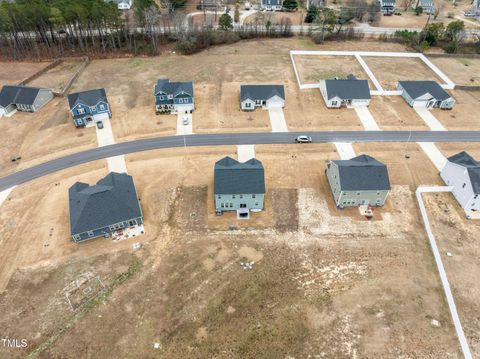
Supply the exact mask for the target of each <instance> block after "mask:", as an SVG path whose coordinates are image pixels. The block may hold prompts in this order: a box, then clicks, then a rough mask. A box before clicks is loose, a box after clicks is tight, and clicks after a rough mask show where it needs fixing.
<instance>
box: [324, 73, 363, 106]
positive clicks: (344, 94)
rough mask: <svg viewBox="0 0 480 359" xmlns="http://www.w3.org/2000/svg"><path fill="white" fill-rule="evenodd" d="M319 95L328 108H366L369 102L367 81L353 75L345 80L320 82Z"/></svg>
mask: <svg viewBox="0 0 480 359" xmlns="http://www.w3.org/2000/svg"><path fill="white" fill-rule="evenodd" d="M320 93H321V94H322V97H323V99H324V101H325V105H326V106H327V107H328V108H340V107H343V106H348V107H355V106H368V105H369V104H370V100H371V96H370V89H369V87H368V81H367V80H359V79H357V78H356V77H355V76H353V75H348V76H347V78H346V79H338V80H337V79H334V80H321V81H320Z"/></svg>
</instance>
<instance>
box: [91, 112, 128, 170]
mask: <svg viewBox="0 0 480 359" xmlns="http://www.w3.org/2000/svg"><path fill="white" fill-rule="evenodd" d="M102 123H103V128H102V129H101V130H100V129H98V127H97V126H95V131H96V132H97V144H98V147H103V146H108V145H113V144H115V138H114V137H113V130H112V124H111V122H110V119H109V118H107V119H104V120H102ZM107 164H108V171H109V172H118V173H127V165H126V164H125V156H123V155H120V156H114V157H107Z"/></svg>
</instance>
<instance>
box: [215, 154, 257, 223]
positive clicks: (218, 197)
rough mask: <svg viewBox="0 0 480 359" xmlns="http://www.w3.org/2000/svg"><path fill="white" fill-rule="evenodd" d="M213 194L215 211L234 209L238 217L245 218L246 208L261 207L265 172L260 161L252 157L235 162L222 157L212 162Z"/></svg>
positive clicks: (255, 210)
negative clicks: (245, 160) (213, 166)
mask: <svg viewBox="0 0 480 359" xmlns="http://www.w3.org/2000/svg"><path fill="white" fill-rule="evenodd" d="M213 193H214V197H215V211H216V212H217V213H222V212H225V211H237V217H238V218H248V217H249V211H252V212H258V211H261V210H263V206H264V197H265V174H264V169H263V165H262V163H261V162H260V161H259V160H257V159H255V158H252V159H250V160H248V161H247V162H244V163H242V162H238V161H237V160H234V159H233V158H231V157H228V156H227V157H224V158H222V159H221V160H219V161H217V162H216V163H215V168H214V180H213Z"/></svg>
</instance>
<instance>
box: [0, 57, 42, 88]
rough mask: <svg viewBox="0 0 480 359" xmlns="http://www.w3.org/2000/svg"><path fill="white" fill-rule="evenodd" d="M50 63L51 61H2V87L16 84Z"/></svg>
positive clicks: (0, 79)
mask: <svg viewBox="0 0 480 359" xmlns="http://www.w3.org/2000/svg"><path fill="white" fill-rule="evenodd" d="M48 64H49V62H0V87H1V86H4V85H16V84H17V83H19V82H20V81H22V80H24V79H26V78H27V77H29V76H31V75H33V74H34V73H36V72H37V71H40V70H41V69H43V68H44V67H46V66H48Z"/></svg>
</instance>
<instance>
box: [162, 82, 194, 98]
mask: <svg viewBox="0 0 480 359" xmlns="http://www.w3.org/2000/svg"><path fill="white" fill-rule="evenodd" d="M154 91H155V93H154V94H155V95H156V94H158V93H159V92H163V93H166V94H167V95H173V96H177V95H178V94H179V93H182V92H185V93H187V94H189V95H190V96H193V82H192V81H188V82H170V80H168V79H162V80H158V81H157V84H156V85H155V90H154Z"/></svg>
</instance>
